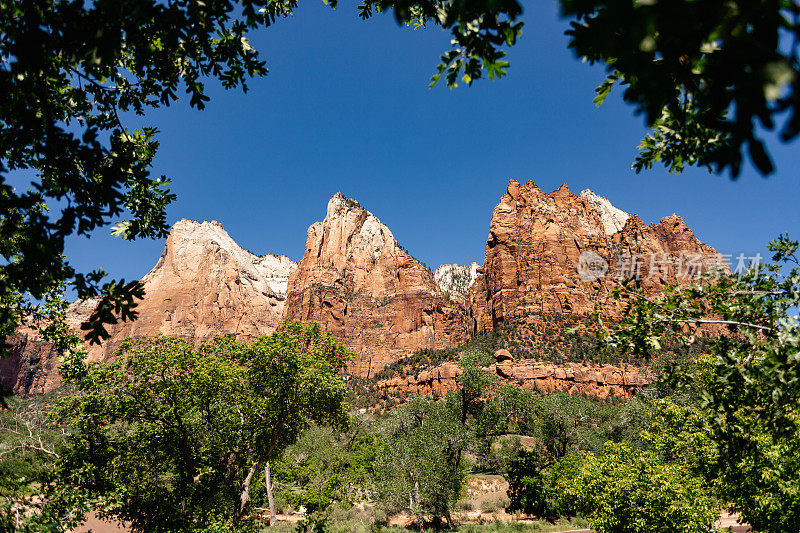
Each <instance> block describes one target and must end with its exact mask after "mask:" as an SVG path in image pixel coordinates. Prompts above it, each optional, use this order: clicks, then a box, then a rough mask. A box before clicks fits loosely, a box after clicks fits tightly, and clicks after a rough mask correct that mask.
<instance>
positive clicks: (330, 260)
mask: <svg viewBox="0 0 800 533" xmlns="http://www.w3.org/2000/svg"><path fill="white" fill-rule="evenodd" d="M285 317H286V318H289V319H293V320H300V321H302V322H319V323H320V324H321V325H322V326H323V327H324V328H325V329H326V330H328V331H330V332H331V333H333V334H334V335H335V336H336V337H337V338H339V339H340V340H341V341H342V342H344V344H345V345H347V346H348V347H349V348H352V349H353V350H354V351H356V353H357V354H358V357H357V359H356V360H355V361H353V362H352V363H351V365H350V368H349V370H350V371H351V372H352V373H354V374H356V375H358V376H361V377H370V376H373V375H375V373H376V372H378V371H379V370H381V369H382V368H383V367H384V366H386V365H387V364H389V363H391V362H392V361H394V360H396V359H397V358H398V357H400V356H401V355H404V354H407V353H408V352H410V351H413V350H416V349H419V348H445V347H450V346H455V345H457V344H458V343H459V342H460V341H461V340H463V338H464V333H465V328H464V324H465V320H464V318H465V316H464V310H463V308H461V307H460V306H458V305H449V304H447V303H446V302H445V298H444V295H443V293H442V291H441V290H440V289H439V287H438V286H437V284H436V281H435V280H434V277H433V273H432V272H431V271H430V270H428V269H427V268H425V267H424V266H422V264H421V263H420V262H419V261H417V260H416V259H414V258H413V257H412V256H411V255H409V254H408V253H407V252H405V251H404V250H403V249H402V248H401V247H400V246H399V245H398V244H397V241H395V238H394V236H393V235H392V232H391V231H390V230H389V228H387V227H386V226H385V225H383V224H382V223H381V221H380V220H378V219H377V218H376V217H375V216H374V215H373V214H372V213H370V212H369V211H367V210H366V209H363V208H362V207H361V206H359V205H358V204H357V203H356V202H354V201H353V200H350V199H349V198H346V197H344V196H342V195H341V194H336V195H335V196H333V198H331V200H330V201H329V202H328V210H327V214H326V216H325V220H324V221H323V222H316V223H314V224H312V225H311V227H309V228H308V236H307V240H306V249H305V254H304V255H303V260H302V261H301V262H300V265H299V267H298V269H297V270H296V271H295V272H294V274H292V276H291V277H290V278H289V290H288V296H287V302H286V311H285Z"/></svg>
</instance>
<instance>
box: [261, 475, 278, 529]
mask: <svg viewBox="0 0 800 533" xmlns="http://www.w3.org/2000/svg"><path fill="white" fill-rule="evenodd" d="M264 482H265V483H266V485H267V500H268V501H269V525H270V526H274V525H275V523H276V522H277V519H276V518H275V498H274V497H273V495H272V475H271V472H270V467H269V461H267V462H266V464H265V465H264Z"/></svg>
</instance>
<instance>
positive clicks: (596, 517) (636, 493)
mask: <svg viewBox="0 0 800 533" xmlns="http://www.w3.org/2000/svg"><path fill="white" fill-rule="evenodd" d="M564 461H565V467H564V468H561V469H554V470H553V472H552V473H554V474H558V476H557V477H555V476H554V477H555V479H550V480H548V483H551V484H552V486H553V487H554V489H552V490H554V492H555V494H557V500H558V504H557V508H558V509H559V510H561V511H562V512H567V513H569V514H575V513H577V514H581V515H583V516H585V517H587V518H588V519H589V521H590V522H591V525H592V528H593V529H594V530H595V531H597V532H598V533H639V532H642V531H653V532H663V533H667V532H671V531H681V532H684V533H690V532H692V533H694V532H697V533H700V532H703V531H708V530H709V529H710V527H711V524H712V523H713V522H714V520H716V518H717V509H716V505H715V502H714V500H713V498H712V497H711V494H710V492H709V491H708V489H707V487H706V486H705V484H704V483H703V481H702V479H701V478H698V477H696V476H693V475H692V474H691V472H690V471H689V470H688V469H687V468H685V467H684V466H683V465H681V464H677V463H664V462H662V461H661V460H659V458H658V456H657V455H656V454H655V453H653V452H651V451H647V450H640V449H637V448H634V447H632V446H630V445H629V444H625V443H612V442H608V443H606V445H605V449H604V450H603V453H602V454H598V455H595V454H593V453H589V452H581V453H580V454H579V455H572V456H569V457H567V458H566V459H565V460H564Z"/></svg>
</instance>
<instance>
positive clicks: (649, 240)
mask: <svg viewBox="0 0 800 533" xmlns="http://www.w3.org/2000/svg"><path fill="white" fill-rule="evenodd" d="M714 268H721V269H727V265H726V264H725V262H724V260H723V259H722V257H721V256H720V255H719V254H718V253H717V252H716V251H715V250H714V249H713V248H711V247H709V246H706V245H704V244H703V243H701V242H700V241H698V240H697V238H696V237H695V236H694V234H693V233H692V231H691V230H690V229H689V228H688V227H687V226H686V224H685V223H684V222H683V220H681V218H680V217H678V216H677V215H672V216H669V217H666V218H663V219H662V220H661V221H660V222H659V223H657V224H649V225H646V224H644V223H643V222H642V221H641V220H640V219H639V217H637V216H636V215H633V216H630V215H628V214H627V213H625V212H624V211H622V210H620V209H617V208H615V207H614V206H612V205H611V203H610V202H609V201H608V200H607V199H605V198H602V197H599V196H597V195H595V194H594V193H592V192H591V191H588V190H586V191H584V192H583V193H582V194H581V195H580V196H577V195H575V194H573V193H571V192H570V191H569V189H568V188H567V185H566V184H564V185H562V186H561V187H559V188H558V189H557V190H556V191H554V192H552V193H549V194H546V193H544V192H542V190H541V189H539V187H537V186H536V184H534V183H533V182H530V181H529V182H528V183H526V184H525V185H520V184H519V183H518V182H517V181H515V180H511V181H510V182H509V184H508V190H507V193H506V194H505V195H504V196H503V197H502V198H501V199H500V203H499V204H497V206H496V207H495V209H494V212H493V213H492V220H491V225H490V229H489V237H488V239H487V243H486V260H485V262H484V265H483V273H482V274H481V275H480V276H478V279H477V280H476V282H475V284H474V285H473V286H472V288H471V289H470V303H469V307H470V309H469V313H470V318H471V321H472V322H471V328H470V332H471V333H472V334H474V335H479V334H482V333H486V332H488V331H491V330H492V329H494V328H496V327H499V326H502V325H503V324H505V323H507V322H508V321H509V320H512V319H515V318H520V317H522V316H525V315H527V314H535V313H552V312H555V313H562V314H563V313H567V314H590V313H593V312H595V311H600V312H601V313H603V314H604V315H606V316H608V317H619V316H620V314H621V312H622V310H623V306H624V301H618V300H612V299H611V298H609V286H610V285H611V283H612V282H613V280H614V279H623V278H624V279H632V282H633V283H634V284H635V285H636V286H638V287H641V288H643V289H644V290H645V291H646V292H648V293H651V294H655V293H656V292H658V291H659V290H660V289H661V288H662V287H663V286H664V284H666V283H669V284H677V283H681V282H685V281H689V280H690V279H692V278H693V277H694V276H696V275H697V274H699V273H705V272H709V271H711V270H712V269H714Z"/></svg>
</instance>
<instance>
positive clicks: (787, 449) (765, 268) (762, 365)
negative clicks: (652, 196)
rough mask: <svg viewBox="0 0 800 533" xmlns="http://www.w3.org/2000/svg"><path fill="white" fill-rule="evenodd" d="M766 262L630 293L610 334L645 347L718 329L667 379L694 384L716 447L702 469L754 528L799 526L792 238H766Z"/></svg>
mask: <svg viewBox="0 0 800 533" xmlns="http://www.w3.org/2000/svg"><path fill="white" fill-rule="evenodd" d="M769 249H770V250H772V252H773V254H774V255H773V262H772V263H770V264H760V265H758V266H757V267H754V268H752V269H750V270H749V271H748V272H746V273H744V274H741V275H729V276H722V277H721V279H717V280H706V281H704V282H700V283H696V284H692V285H689V286H685V287H679V288H677V287H676V288H669V289H668V290H667V292H666V293H665V294H664V295H663V296H662V298H647V297H645V296H644V295H642V294H640V293H638V292H637V291H632V290H630V289H628V288H627V287H626V286H622V287H620V288H619V289H618V290H619V291H621V292H629V293H631V294H633V295H635V296H636V301H635V305H634V306H633V308H632V309H631V311H630V313H629V318H628V320H627V321H626V322H625V323H623V324H621V326H620V329H618V330H616V331H615V334H614V336H613V337H611V341H612V342H614V343H617V344H619V345H623V346H625V347H626V348H628V349H630V350H638V351H640V352H645V353H646V352H648V351H649V350H652V349H653V348H655V347H657V346H658V345H659V344H660V341H661V339H662V338H664V337H670V338H679V339H683V341H684V342H685V343H687V344H688V343H692V342H694V341H695V339H696V338H697V335H699V334H700V333H701V332H702V329H701V328H708V327H715V328H724V330H727V331H724V330H719V331H718V332H717V333H718V334H717V335H716V336H714V337H713V342H710V343H709V344H708V349H709V351H710V353H709V356H708V357H707V358H703V359H701V360H700V361H698V364H697V365H695V366H693V367H691V368H689V369H688V370H689V371H686V369H680V368H676V369H674V370H673V372H672V378H673V379H674V380H675V381H676V382H677V383H678V384H681V385H683V386H685V387H687V388H689V389H691V390H695V391H699V393H700V402H699V407H700V409H702V411H704V413H705V415H704V416H705V417H707V424H708V433H709V436H710V439H711V441H712V444H713V447H714V448H715V449H716V452H715V453H716V454H718V461H717V463H716V464H715V468H714V469H712V470H710V471H709V472H708V473H707V475H708V476H709V477H710V478H713V479H716V480H717V481H718V483H719V489H718V490H719V493H720V496H721V497H722V498H723V501H726V502H730V503H731V504H733V506H734V507H735V508H737V509H738V510H740V511H741V516H742V519H743V520H744V521H746V522H747V523H749V524H751V525H752V526H753V528H754V529H755V530H756V531H774V532H788V531H796V530H797V529H798V527H800V496H798V495H800V481H799V480H800V459H799V458H800V410H799V409H798V405H800V357H798V354H800V329H798V320H797V318H796V316H794V315H795V313H796V310H797V308H798V306H799V305H800V264H799V263H798V258H797V255H796V254H797V249H798V243H797V242H796V241H792V240H791V239H789V238H788V237H786V236H783V237H780V238H779V239H777V240H775V241H773V242H772V243H770V244H769Z"/></svg>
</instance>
